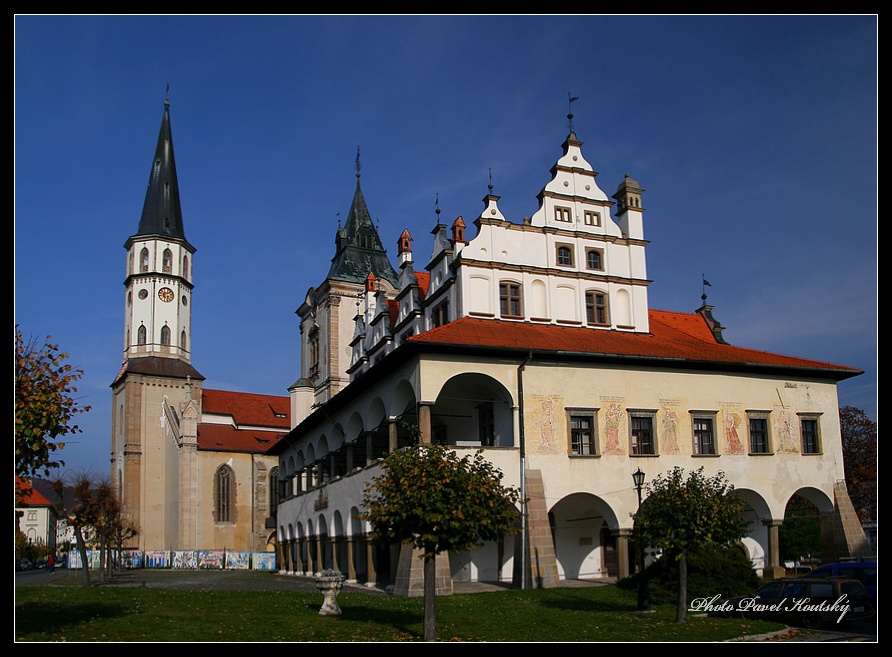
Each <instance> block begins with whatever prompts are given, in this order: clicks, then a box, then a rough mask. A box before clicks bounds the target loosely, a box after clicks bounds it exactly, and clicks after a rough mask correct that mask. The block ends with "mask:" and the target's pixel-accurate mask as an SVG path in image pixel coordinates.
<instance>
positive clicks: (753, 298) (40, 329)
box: [15, 15, 878, 476]
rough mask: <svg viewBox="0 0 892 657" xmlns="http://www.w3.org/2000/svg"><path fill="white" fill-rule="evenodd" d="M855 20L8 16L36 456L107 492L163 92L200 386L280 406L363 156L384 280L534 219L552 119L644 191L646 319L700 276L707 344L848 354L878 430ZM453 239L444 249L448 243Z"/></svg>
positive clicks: (843, 389) (871, 90) (871, 253)
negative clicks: (301, 318) (70, 420)
mask: <svg viewBox="0 0 892 657" xmlns="http://www.w3.org/2000/svg"><path fill="white" fill-rule="evenodd" d="M877 29H878V21H877V16H876V15H849V16H846V15H838V16H829V15H827V16H755V15H753V16H598V15H588V16H346V17H335V16H76V15H73V16H22V15H19V16H16V17H15V321H16V323H18V324H20V325H21V328H22V330H23V332H24V333H25V336H26V337H28V336H43V335H50V336H52V341H53V342H55V343H57V344H58V345H59V347H60V348H61V349H62V350H63V351H67V352H69V353H70V354H71V358H70V361H69V362H70V363H71V364H72V365H74V366H76V367H79V368H81V369H83V370H84V372H85V376H84V379H83V380H82V381H80V385H79V391H78V396H79V398H80V401H81V403H83V404H89V405H90V406H91V407H92V410H91V411H90V412H89V413H86V414H83V415H80V416H78V423H79V424H80V426H81V427H82V428H83V429H84V431H83V433H81V434H78V435H77V436H74V437H71V440H70V441H69V444H68V446H67V447H66V449H65V450H64V452H63V454H62V456H63V458H64V459H65V460H66V463H67V468H66V469H67V470H72V469H73V470H78V471H92V472H94V473H96V474H98V475H99V476H107V474H108V455H109V446H110V427H111V389H110V387H109V386H110V384H111V383H112V380H113V379H114V377H115V374H116V373H117V371H118V369H119V368H120V365H121V358H122V350H123V321H124V287H123V282H124V275H125V253H126V252H125V250H124V246H123V245H124V242H125V241H126V240H127V238H128V237H129V236H130V235H132V234H134V233H135V232H136V229H137V225H138V222H139V217H140V213H141V210H142V203H143V198H144V194H145V186H146V183H147V181H148V175H149V168H150V165H151V161H152V157H153V154H154V148H155V143H156V140H157V136H158V129H159V127H160V123H161V115H162V112H163V103H164V98H165V89H166V87H167V85H168V84H169V85H170V91H169V97H170V111H171V124H172V129H173V138H174V148H175V153H176V160H177V169H178V173H179V182H180V191H181V195H182V201H183V215H184V222H185V231H186V237H187V239H188V240H189V241H190V242H191V243H192V244H193V245H194V246H195V247H196V248H197V252H196V255H195V262H194V267H195V269H194V272H195V282H196V288H195V292H194V297H193V336H192V346H193V364H194V365H195V366H196V368H197V369H198V370H199V371H200V372H201V373H202V374H203V375H204V376H205V377H206V381H205V387H208V388H218V389H224V390H238V391H245V392H256V393H264V394H276V395H286V394H287V390H286V389H287V387H288V386H289V385H290V384H291V383H292V382H293V381H294V380H295V379H297V378H298V376H299V373H300V370H299V366H300V365H299V360H298V336H299V323H298V318H297V315H295V310H296V309H297V308H298V306H299V305H300V304H301V302H302V301H303V299H304V297H305V295H306V292H307V290H308V289H309V288H310V287H311V286H315V285H318V284H319V283H320V282H321V281H322V280H323V278H324V276H325V274H326V272H327V270H328V266H329V264H330V260H331V258H332V256H333V255H334V236H335V230H336V228H337V225H338V220H339V217H340V218H343V217H345V216H346V214H347V211H348V210H349V208H350V201H351V200H352V197H353V190H354V188H355V184H356V178H355V159H356V153H357V148H359V149H360V152H361V164H362V189H363V193H364V195H365V198H366V201H367V203H368V206H369V210H370V212H371V214H372V217H373V219H374V220H375V221H376V222H377V223H378V225H379V231H380V233H381V237H382V240H383V241H384V243H385V246H386V247H387V249H388V253H389V255H390V256H391V259H392V261H394V262H395V255H396V240H397V237H398V236H399V234H400V232H401V231H402V230H403V229H404V228H408V229H409V231H410V232H411V233H412V235H413V236H414V238H415V242H414V251H415V255H416V260H417V261H422V260H424V259H425V258H426V257H427V254H428V253H429V249H430V248H431V242H430V237H431V236H430V231H431V229H432V228H433V227H434V225H435V223H436V219H437V215H436V214H435V210H436V208H437V205H436V203H437V199H439V209H440V210H441V214H440V219H441V221H443V222H444V223H451V221H452V220H453V219H454V218H455V217H456V216H458V215H462V216H463V217H464V219H465V220H466V222H468V223H469V224H470V223H471V222H472V221H473V219H475V218H476V217H477V216H478V215H479V213H480V212H481V210H482V209H483V203H482V199H483V197H484V195H486V193H487V191H488V190H487V185H488V184H489V181H490V178H489V176H490V172H491V175H492V183H493V193H495V194H497V195H499V196H500V197H501V200H500V202H499V204H500V208H501V209H502V211H503V212H504V214H505V216H506V217H507V218H508V219H510V220H512V221H516V222H520V221H521V220H522V218H523V217H524V216H528V215H531V214H532V213H533V212H534V211H535V210H536V208H537V201H536V195H537V194H538V193H539V191H540V190H541V189H542V187H543V186H544V185H545V184H546V183H547V182H548V181H549V179H550V176H549V169H550V168H551V166H552V165H553V164H554V163H555V162H556V160H557V159H558V157H560V155H561V148H560V146H561V143H562V142H563V140H564V138H565V137H566V135H567V132H568V127H567V116H566V115H567V112H568V96H569V95H570V94H572V95H573V96H578V97H579V100H577V101H576V102H574V103H573V105H572V109H573V114H574V118H573V126H574V129H575V131H576V133H577V135H578V137H579V138H580V139H581V140H582V141H583V142H584V145H583V153H584V154H585V156H586V159H587V160H588V161H589V162H590V163H591V164H592V166H593V167H594V168H595V170H596V171H598V172H599V177H598V183H599V185H600V186H601V188H602V189H604V191H606V192H607V193H608V194H612V193H613V192H614V191H615V190H616V187H617V185H618V184H619V183H620V181H621V180H622V178H623V175H624V174H629V175H630V176H632V177H633V178H634V179H635V180H637V181H638V182H639V183H640V184H641V186H642V187H643V188H644V189H645V190H646V191H645V193H644V196H643V200H644V207H645V214H644V219H645V237H646V238H647V239H648V240H650V242H651V243H650V244H649V246H648V249H647V257H648V275H649V277H650V278H651V279H652V280H653V283H652V284H651V286H650V291H649V299H650V305H651V307H652V308H656V309H662V310H674V311H680V312H693V311H694V310H695V309H696V308H697V307H698V306H699V305H700V303H701V299H700V295H701V293H702V292H703V290H704V288H703V287H702V285H701V277H702V276H705V277H706V279H707V280H708V281H709V282H710V283H711V286H710V287H706V288H705V291H706V293H707V295H708V303H709V304H711V305H713V306H714V307H715V310H714V315H715V316H716V318H718V319H719V321H720V322H721V323H722V324H723V325H724V326H725V327H726V330H725V332H724V335H725V338H726V339H727V340H728V342H730V343H731V344H734V345H738V346H743V347H749V348H754V349H762V350H766V351H772V352H777V353H782V354H788V355H793V356H801V357H805V358H812V359H816V360H822V361H826V362H831V363H837V364H842V365H848V366H853V367H857V368H860V369H863V370H864V372H865V373H864V374H863V375H861V376H859V377H856V378H854V379H851V380H849V381H845V382H843V383H841V384H840V385H839V393H840V404H841V405H847V404H850V405H853V406H856V407H858V408H861V409H863V410H864V411H865V412H867V413H868V415H870V417H871V418H872V419H874V420H876V405H877ZM473 234H474V230H473V228H472V229H471V233H470V235H471V236H473Z"/></svg>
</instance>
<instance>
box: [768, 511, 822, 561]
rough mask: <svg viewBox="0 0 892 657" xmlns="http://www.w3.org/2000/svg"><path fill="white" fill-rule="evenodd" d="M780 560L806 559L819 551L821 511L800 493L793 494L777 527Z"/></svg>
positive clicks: (816, 554) (811, 557)
mask: <svg viewBox="0 0 892 657" xmlns="http://www.w3.org/2000/svg"><path fill="white" fill-rule="evenodd" d="M777 538H778V545H779V546H780V558H781V560H782V561H800V562H802V561H806V560H809V559H813V558H816V557H818V556H819V555H820V553H821V513H820V511H818V508H817V507H816V506H815V505H814V504H812V503H811V502H809V501H808V500H807V499H805V498H804V497H802V496H801V495H793V497H791V498H790V501H789V502H787V508H786V510H785V511H784V522H783V524H781V526H780V527H779V528H778V537H777Z"/></svg>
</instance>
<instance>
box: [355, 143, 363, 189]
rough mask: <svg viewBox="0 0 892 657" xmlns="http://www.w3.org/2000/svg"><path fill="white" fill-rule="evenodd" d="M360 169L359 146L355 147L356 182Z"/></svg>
mask: <svg viewBox="0 0 892 657" xmlns="http://www.w3.org/2000/svg"><path fill="white" fill-rule="evenodd" d="M361 169H362V165H361V164H360V163H359V146H357V147H356V182H357V183H358V182H359V176H360V175H361V174H360V173H359V171H360V170H361Z"/></svg>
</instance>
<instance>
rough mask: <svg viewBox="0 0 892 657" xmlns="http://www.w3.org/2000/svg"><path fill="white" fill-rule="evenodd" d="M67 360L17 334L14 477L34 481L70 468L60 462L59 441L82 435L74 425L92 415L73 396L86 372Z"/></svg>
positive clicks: (46, 343) (64, 355) (49, 345)
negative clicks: (81, 416)
mask: <svg viewBox="0 0 892 657" xmlns="http://www.w3.org/2000/svg"><path fill="white" fill-rule="evenodd" d="M67 358H68V354H67V353H64V352H60V351H59V348H58V347H57V346H56V345H54V344H52V343H51V342H50V336H47V337H46V340H45V341H44V342H43V344H41V343H40V341H38V340H36V339H32V340H30V341H29V342H27V343H26V342H25V341H24V339H23V337H22V332H21V331H20V330H19V327H18V325H16V330H15V466H16V468H15V472H16V474H17V475H19V476H21V477H27V478H30V477H32V476H34V475H36V474H38V473H40V472H41V471H42V472H43V474H45V475H49V474H50V469H51V468H58V467H59V466H62V465H65V462H64V461H62V460H55V454H54V453H55V452H56V451H57V450H61V449H63V448H64V447H65V443H64V442H58V439H59V438H61V437H63V436H66V435H68V434H75V433H80V432H81V429H80V428H79V427H78V426H77V425H76V424H73V423H72V421H73V419H74V418H75V416H76V415H77V414H78V413H85V412H87V411H89V410H90V407H89V406H80V405H78V402H77V400H76V399H75V398H74V397H73V396H72V394H73V393H75V392H77V388H76V387H74V383H76V382H77V381H78V380H79V379H80V378H81V377H83V371H82V370H77V369H74V368H72V366H71V365H70V364H68V363H65V362H64V361H65V359H67Z"/></svg>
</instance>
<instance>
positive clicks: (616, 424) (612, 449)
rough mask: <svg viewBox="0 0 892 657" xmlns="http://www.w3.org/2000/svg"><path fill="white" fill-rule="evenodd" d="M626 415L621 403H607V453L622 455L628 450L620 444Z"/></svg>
mask: <svg viewBox="0 0 892 657" xmlns="http://www.w3.org/2000/svg"><path fill="white" fill-rule="evenodd" d="M624 417H625V414H624V413H623V409H622V407H621V406H620V405H619V404H617V403H611V404H608V405H607V408H606V410H605V411H604V420H605V422H604V424H605V426H606V431H607V443H606V444H605V445H604V453H605V454H619V455H622V454H625V453H626V450H624V449H623V448H622V447H621V446H620V438H619V436H620V429H621V428H622V424H623V418H624Z"/></svg>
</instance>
